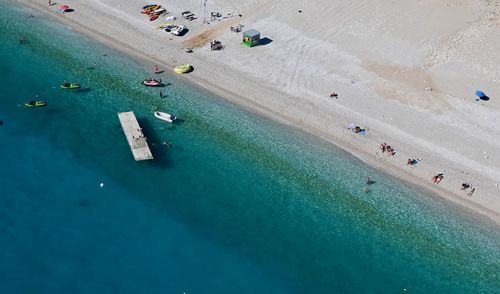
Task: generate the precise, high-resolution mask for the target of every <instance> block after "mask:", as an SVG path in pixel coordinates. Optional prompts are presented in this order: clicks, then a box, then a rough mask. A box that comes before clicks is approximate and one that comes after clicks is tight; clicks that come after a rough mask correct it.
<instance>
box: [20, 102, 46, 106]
mask: <svg viewBox="0 0 500 294" xmlns="http://www.w3.org/2000/svg"><path fill="white" fill-rule="evenodd" d="M45 105H47V103H45V101H30V102H28V103H24V106H25V107H42V106H45Z"/></svg>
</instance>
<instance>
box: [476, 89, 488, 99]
mask: <svg viewBox="0 0 500 294" xmlns="http://www.w3.org/2000/svg"><path fill="white" fill-rule="evenodd" d="M476 96H477V97H479V98H484V97H486V94H484V92H483V91H479V90H476Z"/></svg>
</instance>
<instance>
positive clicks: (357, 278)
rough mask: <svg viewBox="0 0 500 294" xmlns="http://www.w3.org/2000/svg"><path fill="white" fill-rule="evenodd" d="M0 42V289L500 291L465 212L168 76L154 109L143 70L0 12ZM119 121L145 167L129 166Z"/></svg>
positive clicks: (499, 243) (499, 279)
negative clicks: (170, 118) (170, 117)
mask: <svg viewBox="0 0 500 294" xmlns="http://www.w3.org/2000/svg"><path fill="white" fill-rule="evenodd" d="M30 13H32V14H33V15H34V17H33V18H25V16H27V15H29V14H30ZM20 38H24V41H25V42H24V43H23V44H21V43H20V42H19V40H20ZM0 44H1V46H0V76H1V80H0V120H2V121H3V125H2V126H0V183H1V190H0V261H1V262H0V293H183V292H185V293H402V292H405V291H406V292H408V293H495V291H498V289H500V251H499V248H500V233H499V232H498V230H497V228H495V227H493V226H491V225H488V224H484V223H482V222H479V221H477V220H475V219H473V218H472V217H471V216H469V215H468V213H467V212H466V211H463V210H461V209H459V208H457V207H455V206H453V205H451V204H449V203H445V202H443V201H442V200H439V199H438V198H436V197H433V196H430V195H427V194H424V193H422V192H421V191H419V190H417V189H415V187H410V186H407V185H405V184H403V183H400V182H398V181H396V180H394V179H392V178H389V177H387V176H385V175H384V174H381V173H379V172H377V171H375V170H373V169H370V168H368V167H366V166H364V165H363V164H362V163H360V162H359V161H358V160H356V159H354V158H352V157H351V156H348V155H346V154H345V153H344V152H342V151H340V150H338V149H337V148H334V147H332V146H330V145H329V144H327V143H325V142H323V141H321V140H319V139H316V138H314V137H311V136H309V135H307V134H304V133H302V132H299V131H296V130H293V129H290V128H287V127H284V126H282V125H279V124H277V123H274V122H271V121H269V120H266V119H263V118H261V117H259V116H257V115H255V114H251V113H248V112H245V111H242V110H240V109H238V108H236V107H234V106H233V105H231V104H228V103H226V102H224V101H223V100H221V99H219V98H217V97H214V96H212V95H210V94H208V93H205V92H203V91H201V90H199V89H195V88H193V87H191V86H189V85H187V84H185V83H183V82H182V81H179V80H177V79H176V78H174V77H173V74H171V73H170V70H168V71H167V72H166V74H162V75H161V76H160V77H161V78H162V80H163V82H165V83H167V86H166V87H165V88H162V89H161V91H162V92H163V94H164V96H165V97H163V98H160V95H159V91H160V90H159V89H151V88H145V87H144V86H142V85H141V84H140V82H141V80H142V79H143V78H145V77H147V76H149V75H151V72H152V65H150V64H146V65H142V64H140V63H136V62H134V61H132V60H130V59H128V58H126V57H123V56H120V55H119V54H118V53H117V52H115V51H113V50H110V49H107V48H104V47H102V46H100V45H97V44H95V43H92V42H90V41H89V40H88V39H86V38H85V37H83V36H81V35H78V34H76V33H74V32H73V31H72V30H71V29H70V28H67V27H63V26H61V25H60V24H56V23H53V22H51V21H50V20H49V19H45V18H44V17H42V16H41V15H39V14H38V13H35V12H32V11H26V10H22V9H18V8H14V7H13V5H12V3H10V2H9V5H8V4H7V3H4V2H1V3H0ZM65 81H68V82H72V83H80V84H81V85H82V88H81V89H79V90H62V89H60V88H59V85H60V84H62V83H63V82H65ZM36 95H38V98H34V97H36ZM32 99H36V100H44V101H46V102H47V103H48V105H47V106H46V107H41V108H25V107H22V106H19V105H23V104H24V103H25V102H26V101H29V100H32ZM157 109H158V110H160V111H166V112H168V113H172V114H174V115H177V116H178V117H180V119H179V121H178V122H177V123H176V124H172V125H170V124H166V123H164V122H162V121H159V120H157V119H155V118H154V117H153V111H155V110H157ZM131 110H132V111H134V112H135V114H136V116H137V117H138V119H139V122H140V124H141V126H143V127H144V132H145V134H146V136H147V137H148V142H149V144H150V146H151V148H152V151H153V155H154V157H155V160H153V161H144V162H135V161H134V160H133V157H132V154H131V152H130V149H129V147H128V145H127V142H126V140H125V137H124V135H123V132H122V130H121V127H120V124H119V122H118V117H117V112H120V111H131ZM332 123H335V121H334V120H332ZM163 142H169V143H170V144H171V145H172V147H171V148H167V146H166V145H163V144H162V143H163ZM365 176H370V177H371V178H372V179H374V180H376V183H375V184H373V185H372V186H371V187H370V191H369V192H368V193H365V192H364V191H363V188H364V178H365ZM100 183H103V187H102V188H101V187H100ZM405 289H406V290H405ZM497 293H498V292H497Z"/></svg>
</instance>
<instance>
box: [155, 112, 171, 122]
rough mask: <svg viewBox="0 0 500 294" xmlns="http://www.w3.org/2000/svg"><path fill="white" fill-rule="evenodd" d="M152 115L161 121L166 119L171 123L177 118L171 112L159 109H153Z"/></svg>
mask: <svg viewBox="0 0 500 294" xmlns="http://www.w3.org/2000/svg"><path fill="white" fill-rule="evenodd" d="M154 115H155V117H156V118H157V119H159V120H162V121H166V122H168V123H173V122H174V120H176V119H177V117H175V116H173V115H171V114H168V113H166V112H161V111H155V113H154Z"/></svg>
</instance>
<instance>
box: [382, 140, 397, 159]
mask: <svg viewBox="0 0 500 294" xmlns="http://www.w3.org/2000/svg"><path fill="white" fill-rule="evenodd" d="M380 151H382V153H385V152H387V155H388V156H393V155H394V154H396V150H394V148H392V147H391V146H390V145H387V143H382V144H380Z"/></svg>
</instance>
